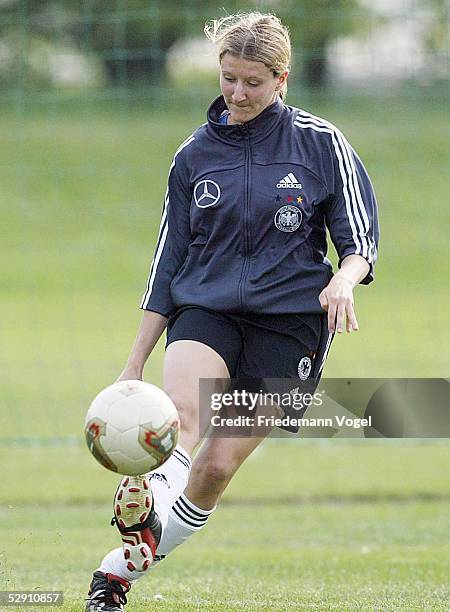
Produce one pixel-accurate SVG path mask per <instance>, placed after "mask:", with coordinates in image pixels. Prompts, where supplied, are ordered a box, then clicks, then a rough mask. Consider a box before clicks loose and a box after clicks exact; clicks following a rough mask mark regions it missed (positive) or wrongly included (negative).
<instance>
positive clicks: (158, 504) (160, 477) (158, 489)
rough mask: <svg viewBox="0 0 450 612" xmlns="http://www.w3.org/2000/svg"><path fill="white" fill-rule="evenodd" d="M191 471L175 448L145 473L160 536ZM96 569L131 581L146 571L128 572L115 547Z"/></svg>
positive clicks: (181, 451) (182, 452)
mask: <svg viewBox="0 0 450 612" xmlns="http://www.w3.org/2000/svg"><path fill="white" fill-rule="evenodd" d="M190 471H191V459H190V457H189V455H188V454H187V452H186V451H185V450H184V448H182V447H181V446H180V445H178V446H177V447H176V448H175V450H174V451H173V454H172V455H171V456H170V458H169V459H168V460H167V461H166V462H165V463H164V464H163V465H162V466H161V467H160V468H158V469H156V470H155V471H153V472H149V473H148V474H147V477H148V479H149V480H150V483H151V487H152V493H153V495H154V500H155V511H156V513H157V514H158V516H159V519H160V521H161V523H162V527H163V534H164V530H165V527H166V525H167V521H168V515H169V510H170V509H171V507H172V505H173V503H174V501H175V500H176V499H177V498H178V497H179V496H180V495H181V493H182V492H183V491H184V489H185V488H186V485H187V482H188V480H189V474H190ZM194 508H195V507H194ZM151 567H152V566H150V568H151ZM150 568H149V569H150ZM98 569H99V570H100V571H101V572H105V573H109V574H114V575H115V576H119V577H120V578H125V580H128V581H130V582H132V581H134V580H137V579H138V578H141V577H142V576H144V575H145V574H146V572H136V571H131V572H130V570H129V569H128V568H127V562H126V561H125V558H124V556H123V550H122V548H116V549H114V550H112V551H111V552H110V553H108V554H107V555H106V557H105V558H104V559H103V561H102V563H101V565H100V567H99V568H98ZM147 571H148V570H147Z"/></svg>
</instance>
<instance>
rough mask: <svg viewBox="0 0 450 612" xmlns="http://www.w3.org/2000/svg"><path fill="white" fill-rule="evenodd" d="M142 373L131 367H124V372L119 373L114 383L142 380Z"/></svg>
mask: <svg viewBox="0 0 450 612" xmlns="http://www.w3.org/2000/svg"><path fill="white" fill-rule="evenodd" d="M142 379H143V372H142V370H140V369H138V368H136V367H133V366H125V368H124V370H122V372H121V373H120V375H119V377H118V379H117V380H116V382H120V381H121V380H142Z"/></svg>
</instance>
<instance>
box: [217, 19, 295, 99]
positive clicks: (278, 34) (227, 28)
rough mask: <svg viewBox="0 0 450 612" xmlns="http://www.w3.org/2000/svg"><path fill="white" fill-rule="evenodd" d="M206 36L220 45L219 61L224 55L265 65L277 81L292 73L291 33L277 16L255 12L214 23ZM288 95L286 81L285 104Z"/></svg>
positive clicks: (285, 83) (281, 91)
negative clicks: (279, 77)
mask: <svg viewBox="0 0 450 612" xmlns="http://www.w3.org/2000/svg"><path fill="white" fill-rule="evenodd" d="M205 34H206V36H207V37H208V38H209V40H212V42H213V43H219V61H222V57H223V56H224V55H225V53H231V55H235V56H237V57H242V58H244V59H246V60H251V61H256V62H262V63H263V64H264V65H265V66H266V67H267V68H269V70H271V71H272V72H273V74H274V76H276V77H278V76H281V75H282V74H283V73H284V72H286V71H289V68H290V61H291V40H290V37H289V31H288V29H287V28H286V27H285V26H284V25H283V24H282V23H281V21H280V19H279V18H278V17H276V16H275V15H271V14H265V15H263V14H262V13H258V12H254V13H239V14H237V15H229V16H227V17H222V18H221V19H213V20H212V21H207V22H206V24H205ZM286 93H287V81H286V80H285V81H284V83H283V84H282V86H281V88H280V91H279V95H280V97H281V98H282V99H283V100H284V99H285V97H286Z"/></svg>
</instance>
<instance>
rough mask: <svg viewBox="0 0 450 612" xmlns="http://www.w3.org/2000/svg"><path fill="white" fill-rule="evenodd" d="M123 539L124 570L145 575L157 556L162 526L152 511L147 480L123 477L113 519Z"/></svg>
mask: <svg viewBox="0 0 450 612" xmlns="http://www.w3.org/2000/svg"><path fill="white" fill-rule="evenodd" d="M112 523H113V524H114V523H115V524H116V525H117V527H118V529H119V531H120V535H121V536H122V545H123V555H124V557H125V560H126V561H127V568H128V570H129V571H130V572H131V571H136V572H145V571H147V570H148V568H149V567H150V565H151V564H152V562H153V558H154V557H155V555H156V549H157V548H158V544H159V541H160V539H161V522H160V520H159V517H158V515H157V514H156V512H155V511H154V504H153V495H152V490H151V488H150V483H149V481H148V479H147V477H146V476H125V477H124V478H122V480H121V482H120V484H119V486H118V488H117V491H116V494H115V496H114V518H113V520H112Z"/></svg>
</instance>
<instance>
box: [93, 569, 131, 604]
mask: <svg viewBox="0 0 450 612" xmlns="http://www.w3.org/2000/svg"><path fill="white" fill-rule="evenodd" d="M130 588H131V585H130V583H129V582H128V581H127V580H124V579H123V578H119V576H114V575H113V574H105V573H104V572H100V571H97V572H94V576H93V577H92V582H91V584H90V587H89V593H88V596H87V603H86V608H85V612H122V611H123V606H124V605H125V604H126V603H127V598H126V594H127V593H128V591H129V590H130Z"/></svg>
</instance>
